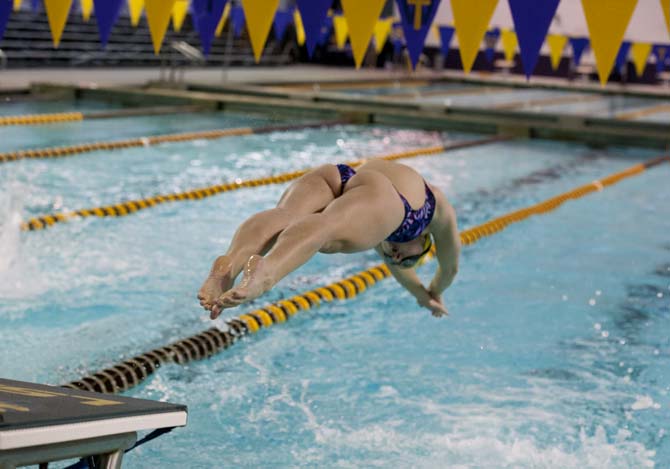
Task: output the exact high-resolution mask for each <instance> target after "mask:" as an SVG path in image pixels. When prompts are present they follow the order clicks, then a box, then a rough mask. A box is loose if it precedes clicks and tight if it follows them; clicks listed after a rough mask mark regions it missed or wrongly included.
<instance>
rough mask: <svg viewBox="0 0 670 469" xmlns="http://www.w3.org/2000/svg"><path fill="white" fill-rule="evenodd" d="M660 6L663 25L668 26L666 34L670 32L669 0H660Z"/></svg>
mask: <svg viewBox="0 0 670 469" xmlns="http://www.w3.org/2000/svg"><path fill="white" fill-rule="evenodd" d="M661 8H662V9H663V15H665V25H666V26H667V27H668V34H670V0H661Z"/></svg>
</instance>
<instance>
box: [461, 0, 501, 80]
mask: <svg viewBox="0 0 670 469" xmlns="http://www.w3.org/2000/svg"><path fill="white" fill-rule="evenodd" d="M497 5H498V0H477V1H476V2H474V1H473V0H451V9H452V12H453V15H454V27H455V28H456V37H457V38H458V47H459V50H460V53H461V62H463V70H464V71H465V73H466V74H468V73H470V70H472V66H473V65H474V63H475V59H476V58H477V52H479V47H480V45H481V43H482V39H483V38H484V33H485V32H486V29H487V28H488V25H489V23H490V22H491V18H492V17H493V12H494V11H495V9H496V6H497Z"/></svg>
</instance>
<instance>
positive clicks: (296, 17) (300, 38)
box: [293, 8, 305, 47]
mask: <svg viewBox="0 0 670 469" xmlns="http://www.w3.org/2000/svg"><path fill="white" fill-rule="evenodd" d="M293 24H294V25H295V37H296V42H297V43H298V45H299V46H300V47H302V46H304V45H305V27H304V26H303V25H302V16H300V11H298V9H297V8H296V10H295V11H294V12H293Z"/></svg>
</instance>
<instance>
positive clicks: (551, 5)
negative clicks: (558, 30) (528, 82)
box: [509, 0, 559, 79]
mask: <svg viewBox="0 0 670 469" xmlns="http://www.w3.org/2000/svg"><path fill="white" fill-rule="evenodd" d="M558 2H559V0H509V7H510V10H511V11H512V19H513V20H514V29H515V31H516V37H517V39H518V41H519V50H520V51H521V63H522V64H523V70H524V72H525V73H526V79H530V76H531V75H532V74H533V70H535V66H536V65H537V59H538V57H539V56H540V49H541V48H542V43H544V39H545V37H547V32H548V31H549V26H550V25H551V20H552V19H553V18H554V15H555V14H556V9H557V8H558Z"/></svg>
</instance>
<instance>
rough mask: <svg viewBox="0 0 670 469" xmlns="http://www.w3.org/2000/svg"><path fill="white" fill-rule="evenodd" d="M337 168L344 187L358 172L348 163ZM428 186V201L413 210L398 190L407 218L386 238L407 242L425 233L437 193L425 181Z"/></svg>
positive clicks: (425, 185) (432, 212) (433, 211)
mask: <svg viewBox="0 0 670 469" xmlns="http://www.w3.org/2000/svg"><path fill="white" fill-rule="evenodd" d="M337 169H338V171H339V172H340V179H341V180H342V189H344V185H345V184H346V183H347V181H348V180H349V179H351V178H352V177H353V175H354V174H356V171H354V169H353V168H352V167H351V166H348V165H346V164H338V165H337ZM423 185H424V187H425V188H426V201H425V202H424V204H423V207H421V208H419V209H416V210H413V209H412V206H411V205H410V204H409V202H407V199H405V197H403V195H402V194H401V193H400V192H398V195H399V196H400V199H401V200H402V203H403V204H404V205H405V218H404V219H403V221H402V223H401V224H400V226H399V227H398V228H397V229H396V230H395V231H394V232H393V233H391V235H390V236H389V237H388V238H386V240H387V241H391V242H393V243H406V242H408V241H411V240H413V239H416V238H418V237H419V235H421V233H423V230H425V229H426V227H427V226H428V225H429V224H430V222H431V220H432V219H433V215H434V214H435V195H434V194H433V191H431V190H430V188H429V187H428V184H426V183H425V182H424V184H423Z"/></svg>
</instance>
